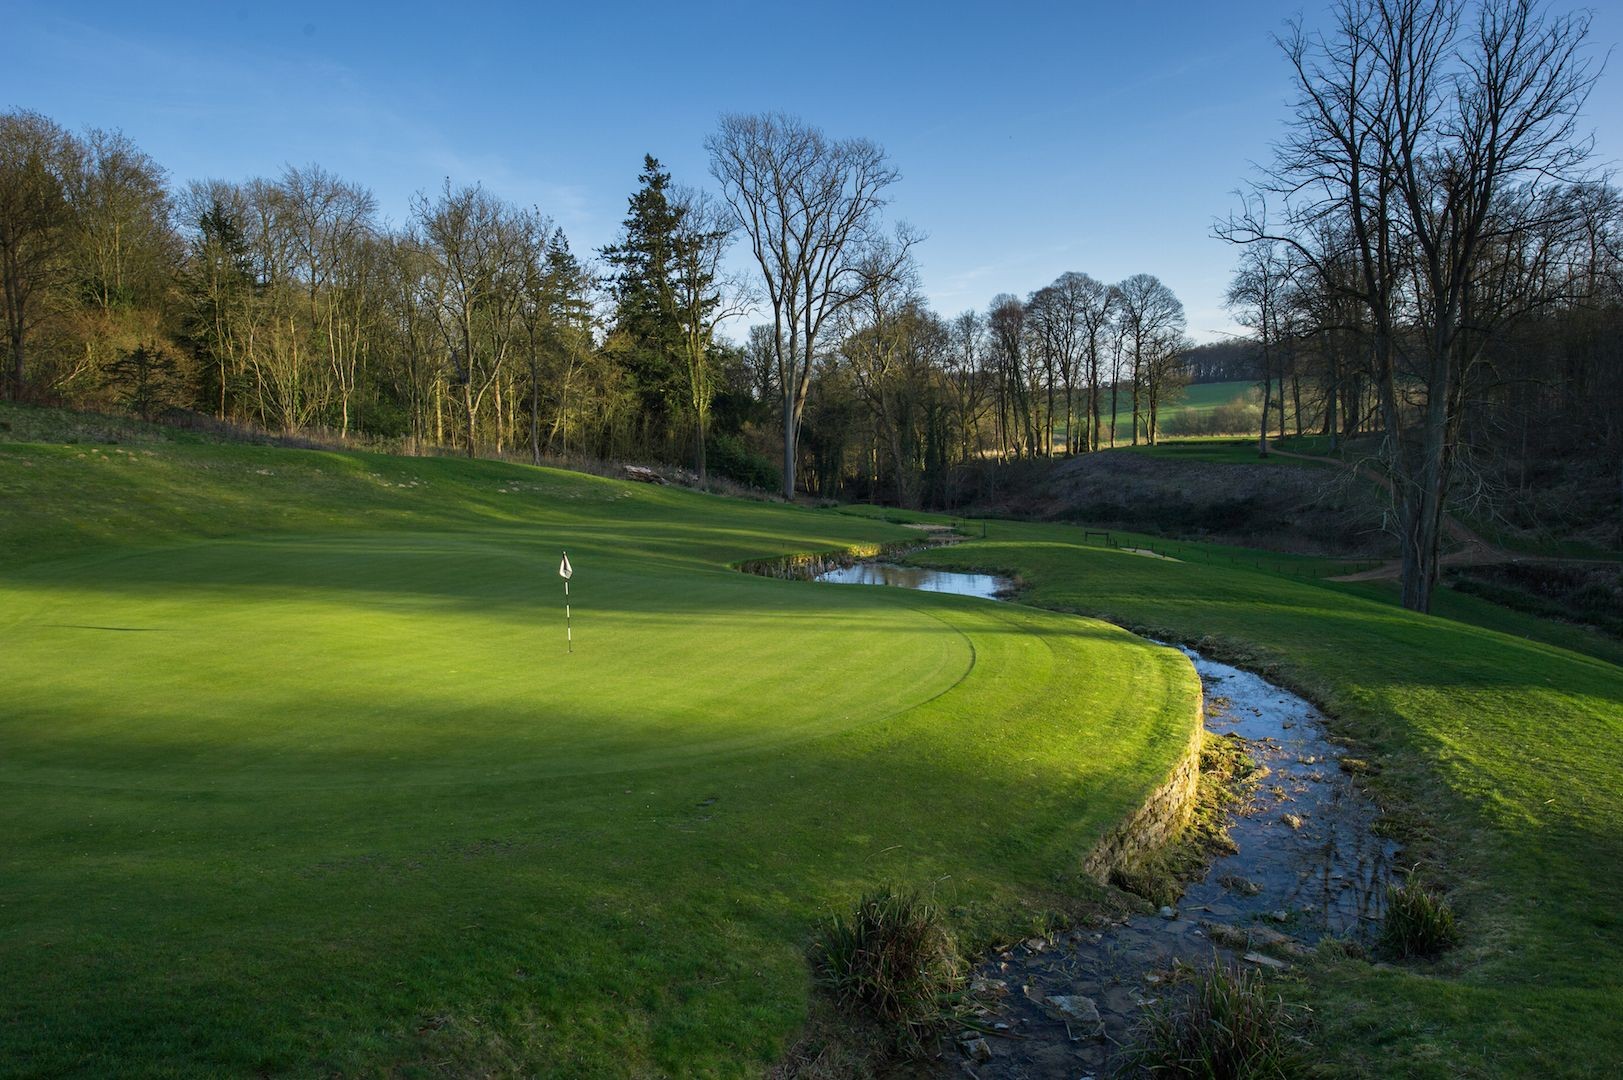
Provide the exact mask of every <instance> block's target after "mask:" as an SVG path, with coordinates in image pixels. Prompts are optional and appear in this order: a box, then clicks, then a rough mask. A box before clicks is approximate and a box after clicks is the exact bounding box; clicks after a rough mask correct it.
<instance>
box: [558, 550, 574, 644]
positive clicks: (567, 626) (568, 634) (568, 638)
mask: <svg viewBox="0 0 1623 1080" xmlns="http://www.w3.org/2000/svg"><path fill="white" fill-rule="evenodd" d="M558 576H559V577H561V578H563V579H564V642H565V644H566V645H567V646H568V647H569V651H570V652H574V651H575V628H574V626H572V625H571V620H570V618H569V579H570V578H572V577H574V576H575V568H574V567H573V566H570V565H569V552H567V551H566V552H564V561H563V562H561V563H559V564H558Z"/></svg>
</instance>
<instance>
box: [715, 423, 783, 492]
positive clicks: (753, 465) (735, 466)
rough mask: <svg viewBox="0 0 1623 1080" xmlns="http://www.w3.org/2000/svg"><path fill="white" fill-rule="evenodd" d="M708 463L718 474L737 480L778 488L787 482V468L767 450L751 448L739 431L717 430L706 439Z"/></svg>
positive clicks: (770, 488)
mask: <svg viewBox="0 0 1623 1080" xmlns="http://www.w3.org/2000/svg"><path fill="white" fill-rule="evenodd" d="M704 455H705V465H706V466H707V468H708V469H709V470H710V471H711V472H713V473H715V474H716V475H717V476H725V477H726V478H727V479H729V480H731V481H733V482H734V483H735V484H743V485H744V486H746V487H753V488H760V489H762V490H763V491H776V490H777V489H778V488H780V487H782V486H783V470H782V469H780V468H778V467H777V466H776V465H774V464H772V462H771V460H770V459H768V458H767V456H766V455H765V454H759V453H756V452H755V451H754V450H751V449H750V447H749V444H748V443H746V442H745V441H744V440H743V439H742V438H740V437H739V436H737V435H724V434H713V435H711V436H710V438H709V439H708V440H707V441H706V442H705V447H704Z"/></svg>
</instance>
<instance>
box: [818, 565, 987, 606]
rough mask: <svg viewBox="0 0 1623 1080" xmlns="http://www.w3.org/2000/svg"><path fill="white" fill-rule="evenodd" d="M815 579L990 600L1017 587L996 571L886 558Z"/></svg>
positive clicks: (827, 573) (845, 567) (821, 575)
mask: <svg viewBox="0 0 1623 1080" xmlns="http://www.w3.org/2000/svg"><path fill="white" fill-rule="evenodd" d="M813 580H815V581H824V582H828V583H830V584H834V585H894V586H895V587H897V588H899V589H919V590H921V591H923V592H943V593H956V594H958V595H959V596H979V597H982V598H983V599H987V600H997V599H1000V598H1002V597H1005V596H1008V595H1009V594H1010V593H1012V592H1013V591H1014V583H1013V582H1012V581H1010V580H1009V579H1008V578H1001V577H997V576H996V575H993V574H964V573H959V572H957V571H954V570H931V569H927V568H925V567H922V566H901V565H899V564H897V563H886V562H859V563H852V564H851V565H850V566H842V567H839V568H837V569H834V570H828V571H825V572H823V573H821V574H818V575H817V576H816V578H814V579H813Z"/></svg>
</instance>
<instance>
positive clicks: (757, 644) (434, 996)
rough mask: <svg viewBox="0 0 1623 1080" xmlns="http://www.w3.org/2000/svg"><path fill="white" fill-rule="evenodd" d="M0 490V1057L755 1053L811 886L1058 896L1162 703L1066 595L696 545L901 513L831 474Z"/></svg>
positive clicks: (1021, 907)
mask: <svg viewBox="0 0 1623 1080" xmlns="http://www.w3.org/2000/svg"><path fill="white" fill-rule="evenodd" d="M0 500H4V502H5V503H6V505H7V507H8V510H11V511H13V512H10V513H8V514H6V515H4V516H0V685H4V686H5V687H6V697H5V702H6V705H5V708H4V710H3V711H0V836H4V837H5V838H6V840H5V845H4V847H3V849H0V858H3V860H4V867H3V873H0V970H4V971H5V972H6V978H5V979H4V980H0V1073H7V1072H15V1073H21V1074H26V1073H38V1072H49V1073H53V1074H67V1075H75V1074H76V1075H108V1074H112V1073H117V1074H119V1075H156V1074H162V1075H221V1074H232V1075H234V1074H243V1073H254V1072H266V1073H271V1074H282V1073H288V1074H296V1075H305V1074H309V1073H315V1072H334V1071H336V1072H342V1073H357V1072H359V1073H379V1072H400V1073H403V1074H407V1075H412V1074H419V1073H436V1072H445V1071H450V1072H454V1073H474V1072H483V1073H498V1074H506V1073H522V1074H540V1075H571V1076H577V1075H758V1074H759V1073H760V1071H761V1070H762V1069H763V1067H764V1066H765V1065H766V1064H768V1063H770V1062H771V1061H772V1060H774V1059H775V1058H776V1057H777V1056H779V1055H781V1054H782V1052H783V1051H784V1049H785V1048H786V1047H787V1045H788V1043H789V1042H790V1041H791V1040H792V1039H793V1038H794V1037H795V1035H796V1033H797V1031H798V1030H799V1029H800V1026H801V1025H802V1024H803V1022H804V1019H805V1016H806V1011H807V1006H808V1001H809V996H810V986H809V980H808V977H807V968H806V965H805V961H804V959H803V948H804V945H805V943H806V941H807V939H808V936H809V934H810V933H811V930H812V928H813V926H814V925H815V924H816V922H817V921H818V920H819V919H820V918H822V917H823V916H824V915H826V914H827V913H828V912H830V911H832V910H837V909H842V908H845V907H847V906H848V905H849V904H851V903H852V902H853V901H854V899H855V897H856V896H857V895H858V894H859V893H860V892H861V891H862V890H863V889H865V888H870V887H873V886H874V885H877V884H879V883H881V882H885V881H896V882H902V883H904V884H907V885H911V886H915V887H920V888H925V889H929V890H931V891H933V892H934V893H935V894H936V895H937V896H938V897H939V898H940V899H941V900H942V901H943V902H944V903H946V905H947V906H948V907H949V908H950V909H951V910H952V913H953V918H954V921H955V922H956V923H957V924H958V925H959V926H960V927H961V928H962V929H963V930H964V931H965V932H966V933H967V934H968V935H969V936H970V937H971V938H972V939H973V940H985V939H987V938H989V937H996V936H1011V935H1015V934H1020V933H1023V932H1026V931H1028V930H1029V929H1031V928H1033V927H1035V926H1037V925H1040V924H1041V923H1042V922H1043V921H1044V920H1047V919H1051V918H1055V917H1059V916H1061V915H1063V913H1064V912H1065V911H1066V910H1067V907H1068V906H1069V905H1073V904H1074V903H1075V901H1076V898H1077V897H1078V896H1079V895H1081V894H1085V893H1086V892H1087V890H1088V888H1089V886H1088V883H1087V882H1086V880H1085V879H1084V877H1083V875H1082V872H1081V865H1082V860H1083V858H1084V856H1085V855H1086V853H1087V852H1088V851H1089V849H1090V848H1091V847H1092V846H1093V844H1094V843H1095V842H1096V841H1097V840H1098V838H1099V837H1100V836H1101V835H1102V834H1103V833H1104V832H1105V831H1106V830H1107V829H1109V828H1110V827H1112V826H1113V825H1114V824H1115V823H1117V822H1118V821H1120V820H1121V819H1122V818H1123V817H1124V816H1125V815H1126V814H1127V813H1129V812H1130V811H1131V810H1132V809H1134V808H1135V807H1136V806H1137V805H1139V804H1140V803H1141V802H1142V800H1143V799H1144V797H1145V796H1146V795H1147V793H1148V792H1149V791H1150V790H1151V789H1152V788H1153V787H1154V786H1155V785H1156V784H1158V783H1159V782H1160V781H1161V780H1162V779H1163V778H1164V777H1165V775H1166V773H1167V772H1168V770H1169V769H1170V768H1171V766H1172V765H1173V763H1174V762H1175V761H1176V759H1177V758H1178V756H1179V755H1180V754H1181V752H1182V751H1183V749H1184V748H1185V747H1186V746H1187V744H1188V740H1189V738H1190V736H1191V734H1192V732H1193V731H1194V729H1195V726H1196V725H1197V723H1198V717H1197V710H1196V704H1197V699H1198V685H1197V683H1196V680H1195V679H1194V676H1193V673H1192V671H1191V670H1190V668H1189V665H1188V663H1187V661H1185V660H1184V659H1183V657H1182V656H1181V655H1179V654H1177V653H1175V652H1173V651H1171V650H1167V649H1161V648H1157V647H1154V646H1151V645H1148V644H1146V643H1144V642H1142V641H1140V640H1138V639H1135V638H1133V637H1131V636H1130V635H1128V634H1125V633H1124V632H1122V631H1119V630H1116V629H1115V628H1112V627H1110V626H1107V625H1105V624H1103V623H1098V622H1093V621H1090V620H1086V619H1080V618H1076V617H1072V616H1066V615H1061V614H1055V613H1051V612H1043V611H1037V610H1034V609H1029V608H1024V607H1020V606H1017V605H1007V604H996V603H992V602H987V601H977V600H970V599H965V598H959V597H948V596H939V595H926V594H917V593H904V592H900V591H894V590H884V589H877V588H858V587H842V586H820V585H814V584H807V583H802V582H782V581H773V580H768V579H765V578H756V577H750V576H747V575H742V574H739V573H737V572H735V571H732V570H730V569H728V566H727V564H728V563H729V562H734V561H738V560H742V559H746V558H754V557H762V556H770V555H775V554H782V553H789V552H794V551H808V550H827V549H830V548H836V547H842V546H845V545H849V544H853V543H857V542H870V543H871V542H874V541H883V540H890V539H897V538H900V537H903V536H907V535H910V534H908V533H907V532H906V531H905V530H902V529H899V528H896V527H894V526H890V525H886V524H884V523H883V522H877V521H862V520H859V519H855V518H852V517H849V516H845V515H840V514H836V513H832V512H820V511H810V510H802V509H795V508H789V507H782V506H776V505H770V504H759V503H746V502H738V501H733V500H724V499H717V498H712V497H707V496H699V495H694V494H690V493H685V492H680V491H672V490H665V489H656V488H650V487H647V486H642V485H634V484H625V483H619V482H615V481H609V480H602V479H598V478H594V477H587V476H579V475H574V474H567V473H558V472H552V471H547V470H537V469H530V468H525V467H519V466H510V465H500V464H495V463H487V462H461V461H449V460H414V459H397V458H388V457H382V456H373V455H359V454H354V455H337V454H321V453H309V452H299V451H284V450H273V449H266V448H255V447H241V446H206V445H205V446H175V445H169V444H164V443H155V444H153V445H147V446H138V447H136V448H133V449H131V448H124V447H120V448H117V449H116V450H108V449H106V448H100V449H91V448H86V447H62V446H44V445H28V446H18V445H10V446H5V445H0ZM566 546H567V548H568V550H569V553H570V557H571V560H572V562H573V563H574V567H575V577H574V579H573V582H572V583H571V588H572V592H573V594H574V595H573V597H572V601H573V603H574V604H575V605H576V606H575V623H574V625H575V636H576V645H575V652H574V653H573V655H570V654H567V653H566V652H565V651H564V642H563V625H562V610H561V607H562V599H563V597H562V587H561V585H562V583H561V581H560V580H559V578H558V577H557V574H556V569H557V563H558V556H559V550H560V549H561V548H563V547H566Z"/></svg>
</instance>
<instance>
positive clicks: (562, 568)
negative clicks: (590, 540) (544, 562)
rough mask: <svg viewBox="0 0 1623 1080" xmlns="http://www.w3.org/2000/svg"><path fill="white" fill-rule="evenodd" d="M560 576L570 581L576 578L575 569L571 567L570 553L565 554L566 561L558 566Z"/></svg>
mask: <svg viewBox="0 0 1623 1080" xmlns="http://www.w3.org/2000/svg"><path fill="white" fill-rule="evenodd" d="M558 576H559V577H561V578H563V579H564V580H565V581H568V580H569V579H570V578H572V577H574V576H575V568H574V567H573V566H570V565H569V553H568V552H567V551H566V552H564V561H563V562H561V563H559V564H558Z"/></svg>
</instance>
